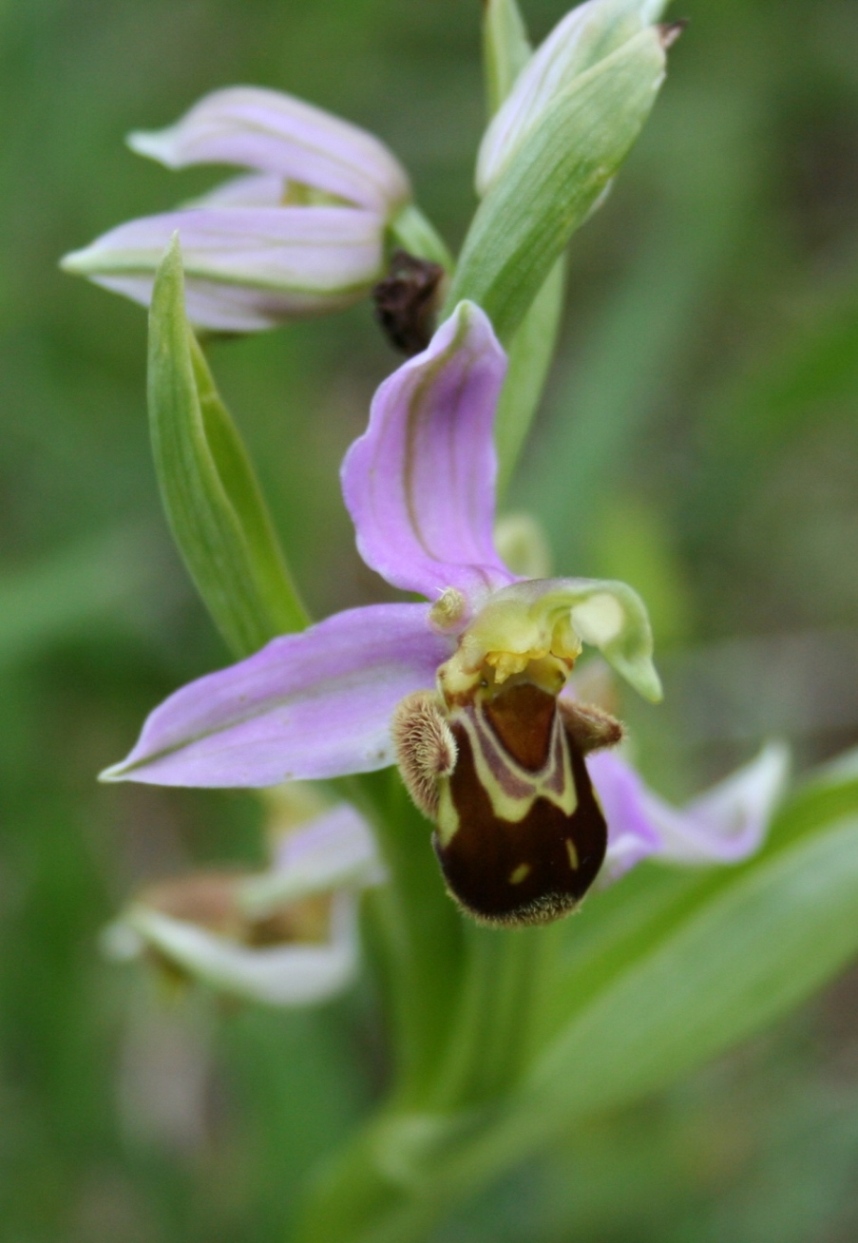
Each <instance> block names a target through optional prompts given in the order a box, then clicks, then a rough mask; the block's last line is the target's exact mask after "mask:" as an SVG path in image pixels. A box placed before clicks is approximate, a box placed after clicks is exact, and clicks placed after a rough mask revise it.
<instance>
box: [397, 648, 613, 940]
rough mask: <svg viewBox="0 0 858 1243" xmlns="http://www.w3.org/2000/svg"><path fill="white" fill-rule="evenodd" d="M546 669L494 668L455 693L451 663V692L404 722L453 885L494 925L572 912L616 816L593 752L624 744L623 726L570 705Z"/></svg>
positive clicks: (415, 785) (418, 796) (406, 766)
mask: <svg viewBox="0 0 858 1243" xmlns="http://www.w3.org/2000/svg"><path fill="white" fill-rule="evenodd" d="M544 673H545V671H544V669H541V670H540V669H537V671H536V672H534V668H533V666H531V667H530V668H529V669H528V670H526V671H523V672H521V673H516V674H514V675H512V676H510V677H507V678H503V679H500V678H499V677H498V676H496V675H495V676H492V671H490V670H484V671H483V676H481V677H480V679H479V680H478V682H477V683H476V685H475V686H473V687H472V688H469V689H467V690H465V691H459V692H458V693H456V694H455V695H450V696H446V695H445V694H444V693H443V686H444V679H443V672H442V677H441V680H440V685H441V687H442V692H441V693H440V694H431V693H419V694H417V695H412V696H410V697H409V698H408V699H407V700H405V701H404V702H403V704H402V705H400V708H399V711H398V712H397V715H396V719H395V722H394V736H395V738H396V743H397V751H398V756H399V762H400V769H401V771H402V773H403V777H404V779H405V782H406V785H407V786H408V789H409V791H410V792H411V795H412V797H413V798H414V801H415V802H416V803H417V805H418V806H419V807H420V808H421V810H423V811H424V812H425V813H426V814H427V815H428V816H430V818H431V819H433V820H434V822H435V826H436V827H435V832H434V834H433V839H432V840H433V845H434V847H435V853H436V854H437V856H438V861H439V863H440V865H441V871H442V873H443V875H444V880H445V883H446V885H447V889H448V891H449V893H450V894H451V896H452V897H453V898H454V899H455V900H456V901H457V902H458V903H459V905H460V906H462V907H463V909H464V910H465V911H467V912H468V914H470V915H471V916H473V918H475V919H476V920H477V921H478V922H480V923H484V924H491V925H497V926H503V925H507V926H516V925H525V924H541V923H548V922H550V921H552V920H555V919H558V918H560V917H561V916H563V915H566V914H568V913H569V912H571V911H573V910H574V909H575V908H576V907H577V906H578V904H579V903H580V902H581V899H582V898H583V897H584V895H585V893H586V892H587V890H588V889H589V888H590V886H591V885H592V883H593V881H594V880H595V879H596V876H597V875H598V872H599V869H600V868H601V866H602V863H603V861H604V858H605V851H606V849H607V840H608V830H607V824H606V822H605V817H604V815H603V813H602V809H601V807H600V806H599V802H598V800H597V798H596V795H595V793H594V791H593V787H592V785H591V782H590V778H589V775H588V773H587V769H586V766H585V763H584V756H585V754H586V753H587V752H588V751H592V750H594V749H596V748H597V747H604V746H610V745H612V744H614V743H616V742H618V741H619V740H620V737H621V735H622V727H621V726H620V725H619V723H618V722H617V721H615V720H614V719H613V718H612V717H609V716H607V715H606V714H605V713H602V712H600V711H599V710H598V709H596V708H591V707H583V706H579V705H577V704H566V703H561V702H559V701H558V698H557V690H558V688H557V686H556V685H554V684H552V683H553V680H554V679H551V678H549V679H546V678H545V676H544ZM546 683H547V685H546ZM561 685H562V682H561Z"/></svg>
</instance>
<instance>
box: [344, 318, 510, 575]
mask: <svg viewBox="0 0 858 1243" xmlns="http://www.w3.org/2000/svg"><path fill="white" fill-rule="evenodd" d="M505 373H506V357H505V355H504V352H503V350H502V349H501V347H500V345H499V344H498V342H497V338H496V337H495V335H494V332H493V330H492V326H491V324H490V323H489V320H488V319H487V317H486V315H485V314H484V313H483V311H481V310H480V308H479V307H478V306H475V305H474V304H473V303H470V302H462V303H460V305H459V306H458V307H457V308H456V310H455V311H454V313H453V314H452V316H451V317H450V318H449V319H448V320H447V321H446V323H444V324H442V326H441V327H440V328H439V329H438V331H437V332H436V333H435V336H434V337H433V338H432V341H431V343H430V345H429V347H428V349H426V350H425V351H424V352H423V353H422V354H418V355H417V356H416V357H415V358H411V359H409V361H408V362H407V363H404V364H403V365H402V366H401V367H400V368H399V369H398V371H396V372H394V374H393V375H392V376H390V378H389V379H387V380H385V382H384V383H383V384H382V385H381V387H380V388H379V390H378V392H377V393H376V395H375V397H374V399H373V403H372V408H371V411H370V418H369V427H368V429H367V431H366V432H365V433H364V435H363V436H361V437H360V438H359V439H358V440H356V441H355V442H354V444H353V445H352V446H351V448H350V449H349V451H348V453H347V454H346V458H345V461H344V462H343V469H342V484H343V496H344V498H345V502H346V506H347V507H348V510H349V513H350V514H351V516H352V521H353V522H354V524H355V530H356V533H357V544H358V550H359V551H360V554H361V556H362V557H363V559H364V561H365V562H366V563H367V565H369V566H371V567H372V568H373V569H374V570H377V571H378V573H379V574H381V575H382V577H383V578H385V579H387V581H388V582H389V583H392V584H393V585H394V586H395V587H401V588H403V589H404V590H405V591H416V592H420V593H421V594H422V595H424V596H426V597H428V598H429V599H431V600H434V599H436V598H437V597H438V596H439V595H440V594H441V593H442V592H443V591H444V589H445V588H447V587H454V588H456V589H458V590H459V591H461V592H463V593H465V595H466V596H469V597H471V598H474V597H481V596H483V595H485V593H486V592H487V591H489V590H493V589H495V588H497V587H500V586H503V585H505V584H506V583H509V582H511V581H512V579H513V577H514V576H513V575H512V574H511V573H510V572H509V570H507V569H506V567H505V566H504V564H503V562H502V561H501V559H500V557H499V555H498V553H497V551H496V549H495V545H494V535H493V527H494V515H495V475H496V471H497V461H496V456H495V449H494V442H493V438H492V432H493V425H494V417H495V408H496V405H497V400H498V395H499V393H500V390H501V386H502V384H503V380H504V375H505Z"/></svg>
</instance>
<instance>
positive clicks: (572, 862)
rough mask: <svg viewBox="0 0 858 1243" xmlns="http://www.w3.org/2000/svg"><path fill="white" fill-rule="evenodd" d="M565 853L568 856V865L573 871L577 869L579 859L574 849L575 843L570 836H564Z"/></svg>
mask: <svg viewBox="0 0 858 1243" xmlns="http://www.w3.org/2000/svg"><path fill="white" fill-rule="evenodd" d="M566 853H567V855H568V856H569V866H570V868H571V869H572V871H573V872H577V871H578V865H579V862H580V861H579V859H578V851H577V850H576V849H575V843H574V842H573V841H572V838H571V837H567V838H566Z"/></svg>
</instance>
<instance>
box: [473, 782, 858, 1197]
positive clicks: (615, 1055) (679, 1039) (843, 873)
mask: <svg viewBox="0 0 858 1243" xmlns="http://www.w3.org/2000/svg"><path fill="white" fill-rule="evenodd" d="M634 880H635V881H637V882H638V884H637V886H636V887H635V886H634V885H633V886H631V892H623V891H624V890H625V889H626V882H622V883H621V884H620V885H618V886H617V887H616V888H615V890H613V891H612V893H611V894H610V895H606V899H607V898H608V897H610V898H611V899H613V912H608V914H609V916H610V917H609V918H607V919H603V920H601V921H599V920H598V919H596V920H595V921H594V923H595V927H594V928H591V929H590V930H589V931H588V929H587V918H582V920H581V921H580V922H581V925H582V927H581V928H580V932H581V933H582V934H583V936H584V940H585V944H584V945H582V946H578V947H576V950H575V951H574V952H573V957H572V960H571V961H570V962H569V965H568V967H567V969H566V970H565V971H564V972H561V973H560V975H559V976H558V978H557V979H556V980H555V984H554V989H555V995H556V996H560V997H562V996H565V997H566V998H567V1003H568V1004H571V1008H572V1016H571V1018H570V1020H569V1021H567V1023H566V1024H565V1025H564V1026H563V1027H562V1028H560V1030H558V1031H557V1032H556V1034H555V1036H554V1037H553V1038H552V1039H550V1040H549V1041H548V1043H547V1044H546V1045H545V1046H544V1047H543V1050H542V1052H541V1054H540V1055H539V1057H538V1058H537V1060H536V1061H535V1063H534V1065H533V1066H532V1069H531V1072H530V1074H529V1076H528V1079H527V1082H526V1084H525V1085H524V1086H523V1088H522V1090H521V1092H520V1094H519V1096H518V1099H517V1100H516V1101H514V1102H511V1108H510V1110H509V1113H508V1114H506V1116H505V1118H504V1120H503V1122H502V1124H501V1125H500V1126H499V1127H498V1128H497V1130H496V1132H495V1134H494V1136H493V1137H489V1136H488V1135H487V1137H486V1140H485V1147H484V1150H483V1152H482V1153H481V1154H478V1153H477V1152H476V1151H474V1152H472V1154H471V1159H473V1160H475V1167H474V1169H475V1168H476V1165H477V1164H482V1163H487V1164H499V1165H503V1164H505V1163H507V1162H509V1161H511V1160H518V1159H521V1158H522V1157H524V1156H526V1155H528V1154H529V1153H530V1152H532V1151H533V1150H534V1149H536V1148H538V1147H540V1146H542V1145H544V1144H545V1143H547V1142H549V1141H550V1140H551V1138H552V1137H554V1136H556V1135H558V1134H560V1133H561V1132H562V1131H563V1130H565V1129H566V1128H568V1126H569V1125H571V1124H572V1123H573V1122H574V1121H575V1119H576V1118H579V1117H582V1116H584V1115H585V1114H586V1115H590V1114H594V1113H597V1112H602V1111H604V1110H606V1109H611V1108H615V1107H617V1106H619V1105H622V1104H624V1103H626V1102H628V1101H630V1100H633V1099H636V1098H638V1097H640V1096H642V1095H644V1094H645V1093H647V1092H651V1091H653V1090H654V1089H656V1088H659V1087H662V1086H664V1085H666V1084H668V1083H670V1082H672V1081H674V1080H676V1079H678V1078H680V1077H682V1076H683V1075H686V1074H687V1073H689V1072H690V1071H691V1070H692V1069H693V1068H694V1067H696V1066H698V1065H699V1064H701V1063H702V1062H704V1061H706V1060H708V1059H709V1058H711V1057H714V1056H716V1055H717V1054H719V1053H721V1052H723V1051H724V1050H726V1049H728V1048H729V1047H730V1046H731V1045H733V1044H735V1043H736V1042H737V1041H739V1040H742V1039H745V1038H746V1037H747V1036H749V1035H751V1034H752V1033H753V1032H755V1031H757V1030H759V1029H760V1028H761V1027H763V1026H765V1025H766V1024H768V1023H770V1022H772V1021H773V1020H774V1019H775V1018H777V1017H779V1016H780V1015H781V1014H783V1013H784V1012H785V1011H786V1010H788V1009H790V1008H791V1007H793V1006H795V1005H797V1004H798V1003H799V1002H801V1001H803V1000H804V999H805V998H806V997H808V996H809V995H810V994H811V993H812V992H814V991H815V990H816V989H817V988H819V987H821V986H822V985H823V984H824V983H825V982H826V981H827V980H828V979H829V978H831V976H833V975H834V974H836V972H837V971H839V970H840V969H842V968H843V967H844V966H845V965H846V964H847V963H848V962H849V961H850V959H851V958H852V957H853V956H854V955H855V953H856V951H858V920H856V919H855V911H856V909H858V774H856V771H855V766H850V765H845V766H841V767H839V768H836V769H833V770H832V772H831V773H830V774H824V775H823V777H822V778H820V779H817V780H816V781H815V782H813V783H812V784H809V785H808V786H807V787H805V789H803V790H802V791H800V792H799V793H798V795H796V796H795V797H794V798H793V799H792V800H791V802H790V803H789V804H788V805H787V806H786V807H785V809H784V810H783V811H782V812H781V813H780V814H779V816H778V818H777V822H776V824H775V826H774V827H773V837H772V842H771V844H770V846H769V848H768V849H767V850H766V851H765V852H764V853H762V854H760V855H759V856H757V857H756V858H754V859H752V860H750V861H749V862H748V863H746V864H745V865H744V866H742V867H739V868H732V869H727V868H723V869H717V870H711V871H708V872H705V873H696V874H695V873H688V874H685V875H683V874H681V873H679V872H676V873H670V872H666V871H665V872H663V873H661V874H660V875H659V874H657V873H656V871H655V869H652V871H651V872H650V875H649V876H647V870H646V869H644V868H641V869H639V871H638V873H637V874H636V875H635V877H634ZM650 881H654V883H652V884H651V883H650ZM604 900H605V899H602V898H599V899H595V900H593V910H592V913H593V915H596V909H595V908H596V904H597V903H599V902H603V901H604ZM588 916H589V912H588ZM600 924H601V926H600ZM588 937H589V943H587V938H588ZM480 1146H481V1145H479V1144H478V1145H477V1147H480ZM502 1154H504V1155H503V1157H502ZM487 1164H486V1166H485V1168H487ZM458 1176H460V1175H458Z"/></svg>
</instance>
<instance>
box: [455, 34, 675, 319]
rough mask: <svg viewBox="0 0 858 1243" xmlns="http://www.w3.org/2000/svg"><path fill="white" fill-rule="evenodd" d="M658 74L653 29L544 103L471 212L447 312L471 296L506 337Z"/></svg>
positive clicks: (659, 50) (607, 171)
mask: <svg viewBox="0 0 858 1243" xmlns="http://www.w3.org/2000/svg"><path fill="white" fill-rule="evenodd" d="M663 78H664V49H663V47H662V43H661V38H660V36H659V34H658V32H657V30H656V29H655V28H653V27H651V28H648V29H646V30H644V31H642V32H641V33H640V34H638V35H636V36H635V37H634V38H631V39H629V40H628V41H627V42H626V43H625V44H623V45H622V46H621V47H620V48H618V49H617V51H615V52H613V53H612V54H611V55H610V56H607V57H605V58H604V60H602V61H599V62H598V63H597V64H596V65H594V66H593V67H592V68H590V69H588V70H587V71H586V72H585V73H582V74H580V75H579V76H577V77H575V78H573V79H572V82H571V83H570V85H569V86H568V87H567V88H566V89H564V90H563V91H561V92H559V93H558V94H557V95H556V96H555V97H554V98H553V99H552V102H551V103H550V104H549V106H548V107H547V108H546V110H545V112H544V114H543V115H542V116H541V117H540V121H539V124H538V125H537V126H535V127H534V130H533V131H532V132H530V133H529V134H528V136H527V140H526V141H525V142H523V143H521V144H520V145H519V146H517V147H516V148H515V149H514V151H513V153H512V155H511V156H510V157H509V159H508V161H507V162H506V163H505V164H504V167H503V169H502V171H501V173H500V175H499V176H498V179H497V180H496V181H495V183H494V184H493V185H492V186H491V188H490V189H489V192H488V193H487V195H486V197H485V198H484V199H483V201H482V203H481V204H480V207H479V208H478V210H477V213H476V215H475V217H474V220H473V223H472V224H471V227H470V229H469V231H468V235H467V237H466V239H465V242H464V245H463V247H462V253H461V256H460V259H459V266H458V268H457V270H456V276H455V279H454V281H453V283H452V286H451V288H450V293H449V295H448V299H447V307H448V309H452V308H453V307H454V306H455V305H456V303H457V302H460V301H461V300H462V299H464V298H469V299H471V300H472V301H473V302H477V303H479V305H480V306H482V307H483V309H484V310H485V311H486V312H487V313H488V315H489V316H490V318H491V320H492V323H493V324H494V326H495V329H496V330H497V332H498V334H499V336H500V338H501V340H502V341H509V340H510V338H511V337H512V335H513V333H514V332H515V330H516V328H517V327H518V326H519V324H520V323H521V321H522V319H523V318H524V316H525V314H526V313H527V310H528V308H529V307H530V304H531V303H532V301H533V299H534V298H535V297H536V294H537V292H538V291H539V289H540V288H541V287H542V284H543V282H544V281H545V280H546V278H547V276H548V273H549V271H550V270H551V267H552V266H553V264H554V263H555V262H556V260H557V258H558V257H559V256H560V254H561V253H562V251H563V250H564V248H565V247H566V245H567V243H568V241H569V239H570V238H571V236H572V234H573V233H574V232H575V230H576V229H577V228H578V226H579V225H581V224H582V223H583V222H584V220H585V219H586V218H587V215H588V213H589V212H590V210H591V209H592V207H593V205H594V204H595V202H596V200H597V199H598V198H599V195H600V194H601V193H602V192H603V191H604V189H605V187H606V186H607V184H608V182H609V181H610V180H611V178H612V177H613V176H614V174H615V173H616V171H617V169H618V168H619V166H620V164H621V163H622V161H623V159H624V158H625V156H626V155H627V153H628V151H629V148H630V147H631V145H632V143H633V142H634V140H635V139H636V138H637V136H638V134H639V132H640V129H641V126H642V125H643V123H644V121H645V120H646V118H647V116H648V115H649V112H650V110H651V108H652V106H653V104H654V102H655V98H656V95H657V94H658V90H659V87H660V86H661V83H662V80H663Z"/></svg>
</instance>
